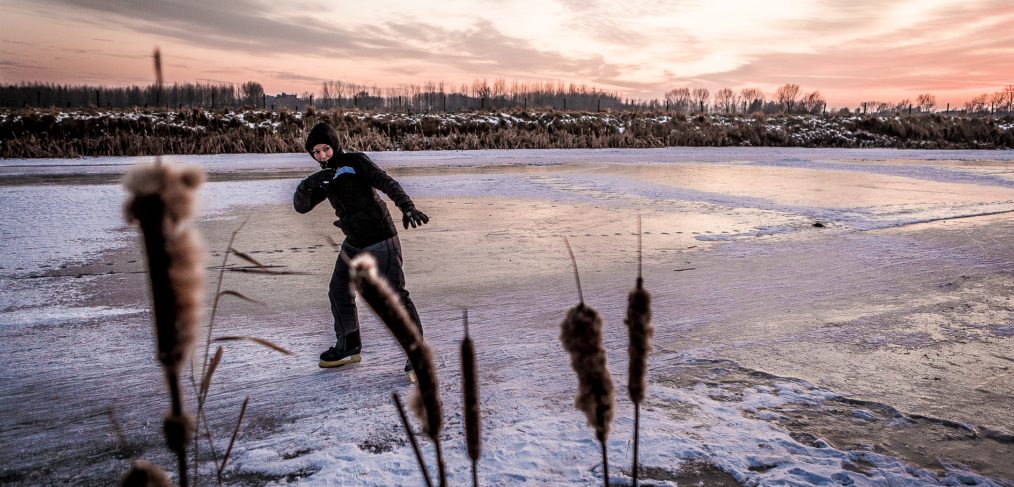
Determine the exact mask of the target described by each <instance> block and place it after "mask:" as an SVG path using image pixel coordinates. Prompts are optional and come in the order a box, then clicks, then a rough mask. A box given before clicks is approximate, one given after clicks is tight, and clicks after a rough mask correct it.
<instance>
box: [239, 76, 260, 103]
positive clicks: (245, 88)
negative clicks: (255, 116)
mask: <svg viewBox="0 0 1014 487" xmlns="http://www.w3.org/2000/svg"><path fill="white" fill-rule="evenodd" d="M239 93H240V96H241V97H242V99H243V103H249V104H251V105H254V106H257V103H259V102H260V101H261V99H262V98H263V97H264V87H263V86H261V84H260V83H258V82H256V81H247V82H246V83H243V84H242V85H240V87H239Z"/></svg>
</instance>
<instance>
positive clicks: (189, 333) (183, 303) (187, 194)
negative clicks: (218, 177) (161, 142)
mask: <svg viewBox="0 0 1014 487" xmlns="http://www.w3.org/2000/svg"><path fill="white" fill-rule="evenodd" d="M202 180H203V173H202V172H201V170H200V169H197V168H175V167H173V166H168V165H155V166H138V167H135V168H134V169H131V170H130V172H128V173H127V176H126V178H125V180H124V186H126V188H127V191H128V192H129V193H130V196H129V197H128V198H127V201H126V202H125V203H124V212H125V214H126V219H127V221H128V222H129V223H137V224H138V226H139V227H140V229H141V234H142V236H143V237H144V249H145V256H146V258H147V264H148V277H149V279H150V281H151V307H152V314H153V316H154V322H155V323H154V324H155V337H156V342H157V343H156V350H157V353H156V356H157V359H158V361H159V362H160V363H161V364H162V368H163V370H164V372H165V375H166V383H167V384H168V386H169V394H170V398H171V400H172V409H171V411H170V412H169V414H167V415H166V419H165V423H164V430H165V436H166V443H167V444H168V446H169V449H170V450H172V451H173V452H175V453H176V455H177V457H178V460H179V470H180V484H181V485H183V486H186V485H187V471H186V470H187V468H186V443H187V442H188V441H189V440H188V438H189V432H190V418H189V416H187V414H186V413H184V411H183V400H182V391H181V389H180V384H179V372H180V366H181V365H182V364H183V363H184V362H185V361H186V360H187V358H188V357H189V356H190V352H191V350H192V349H193V344H194V337H195V334H196V330H197V326H198V322H199V320H200V315H201V299H202V297H203V295H204V266H203V249H202V246H201V244H200V239H199V238H198V236H197V232H196V230H194V229H193V227H192V226H191V225H190V219H191V217H192V216H193V213H194V192H195V190H196V188H197V186H198V185H200V183H201V181H202Z"/></svg>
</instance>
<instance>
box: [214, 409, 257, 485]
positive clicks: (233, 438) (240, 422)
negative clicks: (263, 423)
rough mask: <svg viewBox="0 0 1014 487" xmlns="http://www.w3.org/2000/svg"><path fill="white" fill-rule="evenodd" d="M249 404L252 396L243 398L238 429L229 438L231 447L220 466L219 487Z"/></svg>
mask: <svg viewBox="0 0 1014 487" xmlns="http://www.w3.org/2000/svg"><path fill="white" fill-rule="evenodd" d="M249 402H250V396H247V397H245V398H243V405H242V406H241V407H240V408H239V418H237V419H236V427H235V428H234V429H233V430H232V438H229V446H228V448H226V449H225V455H224V456H222V463H220V464H219V465H218V472H217V474H218V485H222V472H223V471H224V470H225V464H226V463H227V462H228V461H229V455H230V454H232V447H233V445H234V444H235V443H236V436H238V435H239V426H240V425H241V424H243V416H246V405H247V403H249Z"/></svg>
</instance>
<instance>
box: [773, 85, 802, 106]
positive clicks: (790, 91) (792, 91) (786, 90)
mask: <svg viewBox="0 0 1014 487" xmlns="http://www.w3.org/2000/svg"><path fill="white" fill-rule="evenodd" d="M798 96H799V85H797V84H794V83H785V84H784V85H782V86H779V87H778V90H777V91H775V98H776V99H777V100H778V104H779V105H781V106H782V108H783V110H785V112H786V113H792V105H793V104H795V103H796V97H798Z"/></svg>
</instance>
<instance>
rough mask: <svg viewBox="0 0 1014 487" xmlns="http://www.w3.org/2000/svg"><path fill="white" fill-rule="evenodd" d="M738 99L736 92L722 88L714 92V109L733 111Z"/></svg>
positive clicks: (726, 111)
mask: <svg viewBox="0 0 1014 487" xmlns="http://www.w3.org/2000/svg"><path fill="white" fill-rule="evenodd" d="M738 104H739V100H738V99H737V97H736V93H735V92H733V91H732V90H730V89H729V88H722V89H720V90H718V91H716V92H715V109H716V110H719V111H723V112H725V113H735V112H736V105H738Z"/></svg>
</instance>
